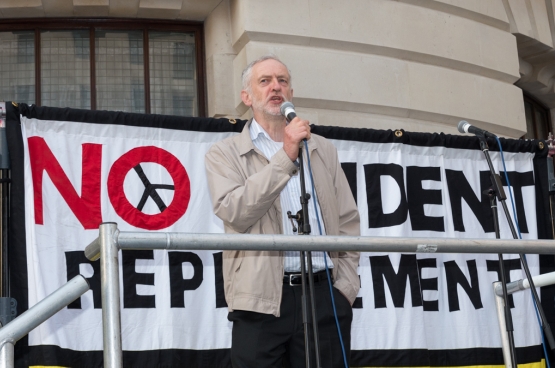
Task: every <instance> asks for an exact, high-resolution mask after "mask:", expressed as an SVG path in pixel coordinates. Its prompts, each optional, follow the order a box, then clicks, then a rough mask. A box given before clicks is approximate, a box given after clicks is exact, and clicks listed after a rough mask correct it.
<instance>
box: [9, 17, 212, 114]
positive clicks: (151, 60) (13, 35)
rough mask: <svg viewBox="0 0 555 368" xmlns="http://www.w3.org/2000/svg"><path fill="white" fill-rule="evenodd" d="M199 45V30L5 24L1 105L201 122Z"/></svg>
mask: <svg viewBox="0 0 555 368" xmlns="http://www.w3.org/2000/svg"><path fill="white" fill-rule="evenodd" d="M202 40H203V25H202V23H198V22H171V21H156V20H146V19H145V20H140V21H137V20H136V19H134V20H127V19H121V20H112V19H109V20H108V19H105V20H102V19H90V20H87V19H52V20H49V19H44V20H36V19H33V20H20V19H17V20H15V19H14V20H5V21H3V22H2V23H1V24H0V48H1V49H2V50H4V51H5V52H3V53H1V54H0V80H2V81H3V83H2V84H0V100H2V101H17V102H25V103H28V104H33V103H34V104H36V105H39V106H55V107H72V108H82V109H92V110H96V109H102V110H116V111H129V112H137V113H147V114H148V113H156V114H171V115H182V116H204V115H205V97H204V94H205V92H204V88H205V87H204V60H203V55H202V49H203V47H202Z"/></svg>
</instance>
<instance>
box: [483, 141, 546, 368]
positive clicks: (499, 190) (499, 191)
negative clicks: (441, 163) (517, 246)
mask: <svg viewBox="0 0 555 368" xmlns="http://www.w3.org/2000/svg"><path fill="white" fill-rule="evenodd" d="M476 136H477V137H478V138H479V140H480V149H481V150H482V152H484V156H485V158H486V161H487V163H488V167H489V170H490V173H491V174H490V178H491V182H492V186H493V191H494V192H495V195H496V196H497V199H498V200H499V202H501V205H502V207H503V211H504V213H505V217H506V219H507V222H508V224H509V228H510V229H511V233H512V235H513V238H514V239H518V234H517V232H516V229H515V226H514V224H513V221H512V219H511V215H510V214H509V210H508V209H507V204H506V203H505V200H506V199H507V196H506V195H505V193H504V191H503V185H502V184H501V180H500V178H499V176H498V175H496V174H495V169H494V168H493V164H492V162H491V157H490V154H489V147H488V143H487V141H486V138H485V136H484V135H483V134H476ZM492 194H493V193H492ZM494 199H495V198H494ZM492 210H493V212H494V224H495V222H496V216H497V211H495V209H493V208H492ZM515 220H516V219H515ZM497 225H499V223H497ZM497 231H498V230H497ZM497 231H496V236H497V237H498V238H499V235H498V234H497ZM519 257H520V262H521V264H522V268H523V269H524V273H525V274H526V279H527V280H528V282H529V283H530V291H531V292H532V295H533V296H534V302H535V304H536V307H537V308H538V313H539V315H540V319H541V323H542V328H543V332H544V333H545V337H546V338H547V341H548V342H549V346H550V347H551V350H555V340H554V339H553V334H552V333H551V328H550V327H549V323H548V322H547V318H546V316H545V313H544V311H543V308H542V305H541V303H540V298H539V296H538V293H537V291H536V286H535V285H534V280H532V275H531V274H530V269H529V267H528V262H527V261H526V258H525V257H524V255H523V254H519ZM499 261H500V272H501V277H502V279H503V278H504V276H505V273H504V268H502V267H503V257H502V255H501V254H500V255H499ZM502 285H503V298H504V302H505V320H506V321H511V320H510V318H511V314H510V308H509V303H508V300H507V288H506V285H505V281H502ZM507 325H508V327H507V332H509V328H511V331H510V333H509V342H510V341H511V337H512V326H511V325H512V321H511V322H510V323H509V322H507ZM512 346H513V347H512V350H513V351H512V352H511V359H514V357H513V356H514V340H513V342H512ZM515 363H516V361H515ZM513 367H514V368H516V365H515V364H514V363H513Z"/></svg>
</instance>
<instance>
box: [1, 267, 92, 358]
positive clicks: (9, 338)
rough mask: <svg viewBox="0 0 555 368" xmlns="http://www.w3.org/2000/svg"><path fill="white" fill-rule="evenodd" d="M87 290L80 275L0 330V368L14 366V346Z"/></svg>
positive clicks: (87, 284) (85, 283)
mask: <svg viewBox="0 0 555 368" xmlns="http://www.w3.org/2000/svg"><path fill="white" fill-rule="evenodd" d="M87 290H89V283H88V282H87V280H85V278H84V277H83V276H81V275H77V276H75V277H74V278H73V279H71V280H69V281H68V282H67V283H66V284H65V285H63V286H62V287H60V288H59V289H58V290H56V291H54V292H53V293H52V294H50V295H48V296H47V297H46V298H44V299H43V300H41V301H40V302H38V303H37V304H35V305H34V306H33V307H32V308H30V309H29V310H27V311H25V313H23V314H22V315H21V316H19V317H17V318H16V319H14V320H13V321H11V322H10V323H8V324H7V325H5V326H4V327H2V328H0V368H12V367H13V366H14V345H15V343H16V342H17V341H19V340H20V339H21V338H22V337H23V336H25V335H27V334H28V333H29V332H31V331H32V330H33V329H34V328H36V327H37V326H38V325H40V324H41V323H43V322H44V321H46V320H47V319H48V318H50V317H52V316H53V315H54V314H56V313H57V312H59V311H60V310H61V309H62V308H64V307H66V306H67V305H68V304H70V303H71V302H73V301H74V300H75V299H77V298H79V297H80V296H81V295H83V294H84V293H85V292H86V291H87Z"/></svg>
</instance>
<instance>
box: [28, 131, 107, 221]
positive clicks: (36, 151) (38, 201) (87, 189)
mask: <svg viewBox="0 0 555 368" xmlns="http://www.w3.org/2000/svg"><path fill="white" fill-rule="evenodd" d="M28 142H29V160H30V162H31V172H32V173H33V194H34V196H35V223H36V224H37V225H43V223H44V220H43V213H42V205H43V202H42V177H43V172H44V171H46V172H47V173H48V176H49V177H50V180H52V183H54V186H55V187H56V189H58V191H59V192H60V194H61V195H62V197H63V199H64V200H65V201H66V203H67V204H68V206H69V208H70V209H71V211H72V212H73V214H74V215H75V217H77V219H78V220H79V222H80V223H81V225H83V227H84V228H85V229H96V228H98V226H99V225H100V223H101V222H102V214H101V211H100V166H101V160H102V145H101V144H93V143H85V144H83V150H82V170H81V197H79V195H78V194H77V192H76V191H75V188H74V187H73V185H72V184H71V182H70V181H69V179H68V177H67V175H66V173H65V172H64V170H63V169H62V167H61V166H60V163H59V162H58V160H57V159H56V157H54V154H53V153H52V151H51V150H50V148H49V147H48V145H47V144H46V142H45V141H44V138H42V137H31V138H29V139H28Z"/></svg>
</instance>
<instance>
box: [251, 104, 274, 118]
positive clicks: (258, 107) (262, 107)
mask: <svg viewBox="0 0 555 368" xmlns="http://www.w3.org/2000/svg"><path fill="white" fill-rule="evenodd" d="M252 108H253V110H258V111H260V110H262V113H264V114H265V115H270V116H281V110H280V107H279V106H276V111H272V110H270V109H268V108H266V106H265V105H264V103H260V102H259V101H253V103H252Z"/></svg>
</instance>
